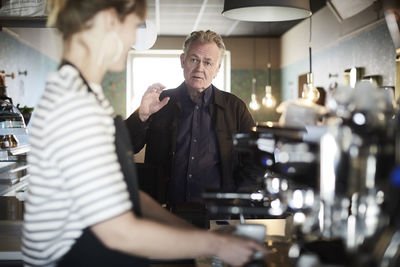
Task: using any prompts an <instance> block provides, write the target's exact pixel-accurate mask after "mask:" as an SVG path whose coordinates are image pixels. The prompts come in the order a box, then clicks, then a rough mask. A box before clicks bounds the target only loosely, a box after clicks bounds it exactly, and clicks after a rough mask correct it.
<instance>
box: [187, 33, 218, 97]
mask: <svg viewBox="0 0 400 267" xmlns="http://www.w3.org/2000/svg"><path fill="white" fill-rule="evenodd" d="M219 55H220V50H219V48H218V46H217V45H216V44H215V43H214V42H210V43H201V42H200V41H193V42H192V43H191V44H190V46H189V49H188V51H187V53H186V56H185V55H184V54H182V55H181V66H182V68H183V76H184V77H185V83H186V86H187V87H188V88H190V89H194V90H196V91H198V92H202V91H204V90H205V89H206V88H207V87H209V86H210V84H211V82H212V80H213V79H214V78H215V76H217V73H218V71H219V68H220V66H221V64H220V63H219V60H218V59H219Z"/></svg>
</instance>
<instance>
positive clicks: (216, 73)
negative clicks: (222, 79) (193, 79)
mask: <svg viewBox="0 0 400 267" xmlns="http://www.w3.org/2000/svg"><path fill="white" fill-rule="evenodd" d="M220 68H221V63H219V64H218V68H217V71H216V72H215V76H214V77H213V79H215V77H217V75H218V72H219V70H220Z"/></svg>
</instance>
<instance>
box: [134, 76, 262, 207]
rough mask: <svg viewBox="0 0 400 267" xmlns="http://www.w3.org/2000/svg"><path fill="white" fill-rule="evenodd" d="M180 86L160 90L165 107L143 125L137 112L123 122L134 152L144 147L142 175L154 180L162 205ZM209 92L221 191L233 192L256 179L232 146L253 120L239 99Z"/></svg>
mask: <svg viewBox="0 0 400 267" xmlns="http://www.w3.org/2000/svg"><path fill="white" fill-rule="evenodd" d="M182 87H185V84H184V83H182V84H181V85H180V86H179V87H178V88H175V89H171V90H165V91H163V93H162V94H161V96H160V99H163V98H164V97H167V96H169V97H170V100H169V102H168V104H167V105H166V106H165V107H163V108H162V109H161V110H160V111H158V112H157V113H155V114H153V115H152V116H150V118H149V119H148V120H147V121H146V122H141V121H140V119H139V115H138V111H135V112H134V113H133V114H132V115H131V116H130V117H129V118H128V119H127V120H126V122H127V127H128V129H129V131H130V133H131V138H132V144H133V146H134V150H135V153H137V152H139V151H140V150H141V149H142V148H143V146H144V145H145V144H146V154H145V167H146V169H147V172H146V173H147V175H149V176H153V177H152V178H153V179H154V178H155V179H156V181H157V182H156V186H157V189H156V190H155V191H156V195H157V196H156V199H157V200H158V201H159V202H161V203H165V193H166V190H167V188H168V187H167V183H168V180H169V179H170V173H171V167H172V163H173V159H174V155H175V147H176V137H177V130H178V118H179V112H181V101H180V94H179V90H180V89H182ZM213 89H214V103H213V104H210V114H211V118H212V120H213V125H214V129H215V133H216V136H217V140H218V145H219V152H220V160H221V173H222V188H221V190H223V191H235V190H237V188H238V187H239V186H246V185H254V184H255V183H256V179H257V173H255V172H254V171H253V170H252V169H253V168H254V167H253V166H251V165H252V164H251V163H250V162H247V163H246V162H245V161H246V160H244V158H246V156H243V155H240V154H239V153H237V152H236V151H235V150H234V147H233V137H234V135H235V134H236V133H248V132H250V131H251V128H252V127H253V126H254V120H253V118H252V116H251V114H250V112H249V111H248V109H247V107H246V104H245V103H244V102H243V101H242V100H240V99H239V98H238V97H236V96H235V95H233V94H230V93H227V92H224V91H221V90H219V89H217V88H216V87H214V86H213ZM247 161H248V159H247Z"/></svg>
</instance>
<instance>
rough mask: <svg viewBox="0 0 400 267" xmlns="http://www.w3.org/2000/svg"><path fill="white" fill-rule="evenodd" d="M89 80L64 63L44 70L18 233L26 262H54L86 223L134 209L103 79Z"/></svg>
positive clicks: (77, 236) (32, 134)
mask: <svg viewBox="0 0 400 267" xmlns="http://www.w3.org/2000/svg"><path fill="white" fill-rule="evenodd" d="M91 88H92V90H93V92H89V91H88V88H87V86H86V85H85V83H84V81H83V80H82V78H81V77H80V75H79V72H78V71H77V70H76V69H75V68H74V67H72V66H70V65H64V66H63V67H62V68H61V69H60V70H59V71H58V72H56V73H54V74H51V75H50V76H49V77H48V79H47V83H46V90H45V92H44V94H43V96H42V98H41V100H40V101H39V103H38V105H37V107H36V109H35V114H34V117H33V118H32V121H31V130H30V144H31V152H30V153H29V155H28V162H29V164H30V169H29V171H30V178H29V189H28V192H27V197H26V201H25V214H24V226H23V238H22V252H23V260H24V263H25V265H27V266H54V265H55V264H56V262H57V260H59V259H60V258H61V257H62V256H63V255H64V254H66V253H67V252H68V251H69V250H70V248H71V246H72V245H73V244H74V243H75V241H76V239H78V238H79V237H80V236H81V234H82V231H83V229H85V228H87V227H90V226H92V225H94V224H96V223H99V222H101V221H104V220H107V219H110V218H112V217H115V216H117V215H119V214H122V213H124V212H126V211H128V210H130V209H131V206H132V204H131V202H130V200H129V195H128V191H127V187H126V184H125V182H124V180H123V175H122V173H121V169H120V165H119V162H118V158H117V154H116V152H115V145H114V141H115V137H114V134H115V127H114V121H113V118H112V114H113V110H112V107H111V106H110V104H109V102H108V101H107V100H106V99H105V96H104V94H103V92H102V89H101V87H100V86H93V87H92V86H91ZM93 93H95V94H96V95H97V97H96V96H95V95H94V94H93Z"/></svg>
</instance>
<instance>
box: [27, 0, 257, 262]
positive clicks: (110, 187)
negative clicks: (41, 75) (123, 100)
mask: <svg viewBox="0 0 400 267" xmlns="http://www.w3.org/2000/svg"><path fill="white" fill-rule="evenodd" d="M48 2H50V6H51V14H50V16H49V23H50V24H54V25H55V26H56V27H57V28H58V29H59V30H60V32H61V34H62V36H63V40H64V49H63V64H62V65H61V66H60V68H59V70H58V71H57V72H56V73H54V74H51V75H50V76H49V77H48V80H47V83H46V90H45V92H44V95H43V96H42V98H41V100H40V102H39V104H38V105H37V107H36V111H35V116H34V118H33V119H32V122H31V123H32V124H31V147H32V149H31V153H30V155H29V158H28V160H29V163H30V165H31V167H30V173H31V176H30V180H29V191H28V193H27V200H26V203H25V204H26V209H25V211H26V212H25V218H24V220H25V223H24V229H23V254H24V262H25V264H26V265H40V266H55V265H58V266H125V265H126V266H145V265H147V261H146V258H150V257H151V258H157V259H183V258H196V257H200V256H217V257H219V258H220V259H222V260H223V261H226V262H227V263H229V264H232V265H242V264H244V263H245V262H246V261H247V260H249V259H250V257H251V255H252V254H253V253H254V252H255V251H263V247H262V246H261V245H259V244H257V243H256V242H254V241H251V240H243V239H239V238H237V237H233V236H227V235H219V234H215V233H212V232H207V231H202V230H199V229H196V228H194V227H192V226H191V225H189V224H188V223H186V222H184V221H183V220H181V219H179V218H177V217H174V216H173V215H171V214H170V213H168V212H167V211H166V210H164V209H163V208H161V207H160V206H159V205H158V204H157V203H156V202H155V201H154V200H152V199H151V198H150V197H149V196H147V195H146V194H144V193H143V192H140V193H139V199H140V203H141V205H140V206H141V210H142V211H143V217H139V216H137V215H135V214H134V213H133V212H132V211H131V209H132V202H131V201H130V198H129V193H128V190H127V184H126V183H125V182H124V178H123V174H122V172H121V167H120V164H119V161H118V156H117V154H116V149H115V132H116V131H115V127H114V123H113V118H112V113H113V111H112V108H111V106H110V104H109V102H108V101H107V100H106V99H105V97H104V94H103V92H102V88H101V86H100V83H101V80H102V78H103V76H104V74H105V73H106V72H107V71H122V70H123V69H124V68H125V61H126V57H127V53H128V50H129V49H130V47H131V45H132V44H134V43H135V38H136V35H135V29H136V28H137V26H138V25H139V24H140V23H141V22H142V21H143V20H144V18H145V9H146V6H145V5H146V3H145V0H91V1H81V0H64V1H48ZM159 94H160V91H155V92H154V97H158V96H159ZM167 101H168V99H167V100H164V102H159V103H157V105H160V106H163V105H165V104H166V102H167Z"/></svg>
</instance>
